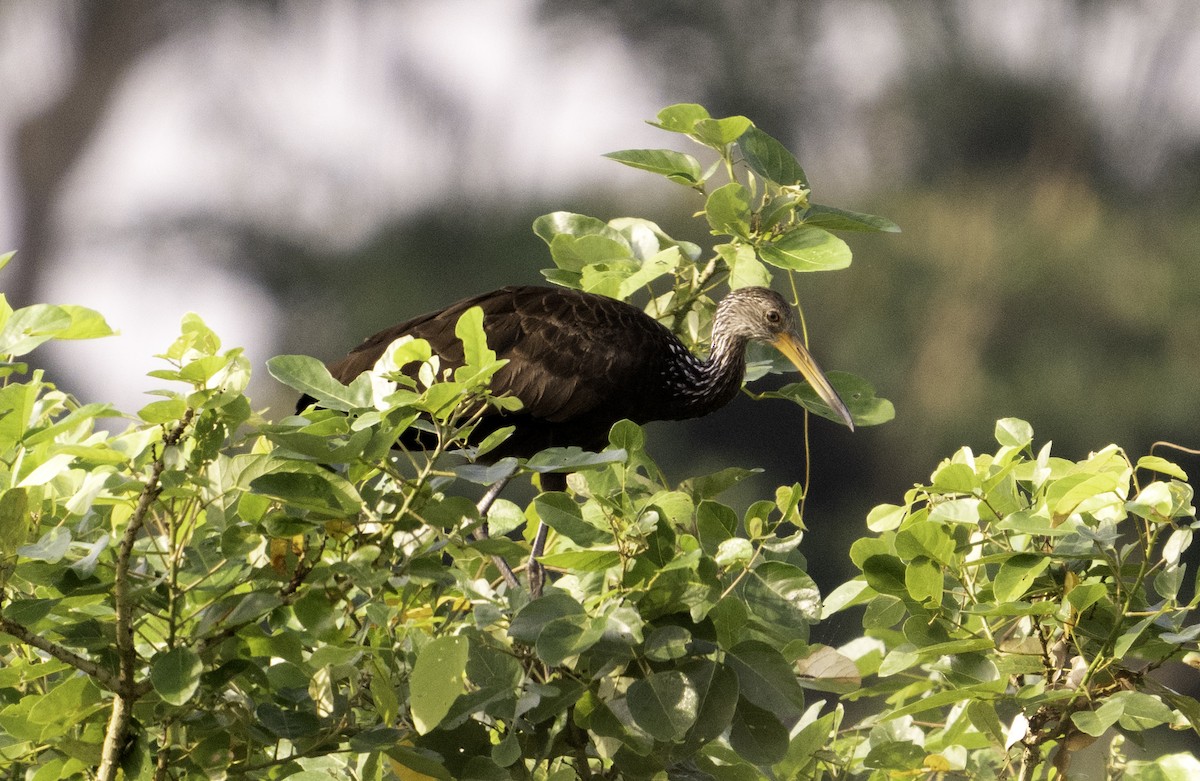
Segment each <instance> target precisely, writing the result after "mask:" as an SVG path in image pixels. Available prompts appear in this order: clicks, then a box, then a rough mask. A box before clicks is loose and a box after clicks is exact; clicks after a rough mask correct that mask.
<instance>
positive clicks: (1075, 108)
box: [0, 0, 1200, 590]
mask: <svg viewBox="0 0 1200 781" xmlns="http://www.w3.org/2000/svg"><path fill="white" fill-rule="evenodd" d="M1197 71H1200V5H1197V4H1196V3H1194V2H1192V0H1174V2H1172V1H1171V0H1161V1H1160V2H1137V1H1135V0H1045V2H1012V3H994V2H990V1H989V0H960V1H956V0H811V1H809V2H794V0H664V1H663V2H652V3H647V2H644V0H606V1H605V2H599V1H594V2H592V1H588V0H569V1H568V0H542V1H541V2H537V1H535V0H511V2H499V1H498V0H497V1H496V2H490V1H489V2H478V3H477V2H472V1H468V0H447V1H446V2H438V3H430V2H425V3H422V2H416V1H413V2H390V3H385V2H376V3H351V2H323V3H318V2H283V1H282V0H277V1H275V2H228V1H226V2H211V3H203V4H199V3H190V2H186V1H185V0H87V1H86V2H84V1H83V0H76V1H75V2H67V1H66V0H63V2H54V3H43V2H40V1H39V0H6V2H5V3H4V4H3V5H0V89H2V90H3V91H4V94H6V96H7V97H6V104H7V105H6V109H5V111H4V112H3V116H0V144H2V145H3V148H4V152H5V154H4V155H3V157H2V158H0V181H2V182H3V186H2V187H0V245H2V246H0V249H8V248H15V249H17V250H18V256H17V259H16V260H15V261H14V263H13V264H12V265H10V267H9V268H8V269H6V270H5V272H4V277H3V278H2V279H0V283H2V287H3V289H4V290H5V292H6V293H7V294H8V296H9V298H10V300H11V301H13V303H14V304H16V305H24V304H28V303H31V302H33V301H40V300H51V301H63V302H72V303H80V304H85V305H89V306H93V307H95V308H98V309H100V310H101V311H103V312H104V313H105V314H106V315H107V316H108V317H109V319H110V321H111V322H113V324H114V325H115V326H116V327H118V328H120V329H121V330H122V332H123V335H122V336H121V337H118V338H116V339H112V340H108V341H109V342H110V346H108V347H106V348H105V349H106V350H108V351H109V352H103V351H100V352H97V346H96V345H84V346H80V347H75V346H68V347H66V348H60V349H57V350H56V351H54V352H51V353H49V354H48V355H47V356H43V357H42V360H43V361H49V362H50V367H49V368H50V369H51V371H52V376H53V377H56V378H57V379H58V381H59V383H60V384H61V385H62V386H64V387H66V388H67V389H68V390H71V391H72V392H74V393H76V394H77V395H78V396H79V397H81V398H82V399H84V400H86V401H94V400H114V401H117V402H118V403H119V404H120V405H121V406H122V407H123V408H126V409H136V408H137V407H138V406H140V405H141V403H142V399H141V398H140V393H141V391H142V390H143V389H144V388H145V387H146V385H145V383H144V382H143V381H142V374H143V373H144V371H145V370H146V369H147V368H149V367H150V358H149V356H150V355H151V354H152V353H155V352H161V350H162V349H163V348H165V346H166V344H167V343H168V342H169V336H168V335H169V334H171V333H174V330H175V327H176V323H177V322H178V319H179V317H180V316H181V315H182V313H183V312H186V311H189V310H195V311H199V312H201V313H202V314H203V315H204V317H205V318H206V319H207V320H208V321H209V322H210V323H211V324H213V325H214V327H215V328H216V330H218V332H220V333H222V335H223V336H224V337H225V339H226V342H227V344H229V345H230V346H232V345H234V344H244V345H246V346H247V347H248V348H249V352H250V354H251V356H252V357H253V359H254V360H255V363H256V364H257V366H256V371H257V377H256V385H254V386H252V395H253V398H254V399H255V401H256V402H257V403H258V404H259V405H261V406H269V407H270V409H271V414H272V415H277V416H282V415H283V414H285V413H286V412H287V411H288V410H289V407H290V405H291V404H292V399H291V397H290V396H289V395H288V393H287V392H286V390H285V389H283V388H281V387H279V386H277V385H275V384H273V383H272V382H271V381H270V378H269V377H268V376H267V375H266V372H265V371H263V370H262V369H261V365H262V362H263V361H264V360H265V359H266V358H267V357H269V356H270V355H272V354H276V353H292V352H305V353H308V354H312V355H316V356H318V357H321V358H323V359H331V358H335V357H338V356H340V355H341V354H343V353H344V352H345V351H346V349H348V348H349V347H350V346H352V345H353V344H355V343H356V342H357V341H358V340H359V339H361V338H362V337H363V336H365V335H367V334H370V333H373V332H374V331H376V330H378V329H380V328H382V327H384V326H387V325H390V324H392V323H393V322H397V321H399V320H401V319H404V318H407V317H409V316H411V315H413V314H416V313H419V312H422V311H426V310H428V309H432V308H435V307H439V306H442V305H444V304H446V303H448V302H450V301H453V300H456V299H458V298H460V297H463V296H465V295H468V294H472V293H475V292H480V291H483V290H487V289H491V288H494V287H498V286H501V285H504V284H510V283H522V282H525V283H528V282H536V281H538V280H539V279H540V276H539V274H538V269H540V268H543V267H548V266H550V265H551V264H550V261H549V257H548V254H547V252H546V250H545V247H544V245H543V244H542V242H541V241H540V240H539V239H537V238H536V237H535V236H534V235H533V233H532V232H531V230H530V227H529V226H530V224H531V222H532V221H533V219H534V218H535V217H536V216H538V215H540V214H542V213H545V212H548V211H551V210H556V209H565V210H569V211H575V212H582V213H586V214H592V215H595V216H598V217H601V218H603V219H610V218H612V217H616V216H622V215H635V216H642V217H646V218H649V219H652V220H655V221H657V222H659V223H660V224H662V225H663V227H664V228H665V229H666V230H667V231H668V232H669V233H671V234H672V235H674V236H677V237H679V238H686V239H690V240H692V241H697V242H700V243H703V244H705V245H706V246H707V245H708V242H707V241H706V239H707V238H708V237H706V236H704V235H702V234H700V233H699V232H698V230H699V229H698V227H697V223H696V221H694V220H692V219H691V218H690V215H691V213H692V212H694V211H695V210H696V209H698V208H700V206H701V204H700V203H699V202H698V201H697V200H696V199H697V197H698V196H696V195H695V194H692V193H689V192H688V191H686V190H685V189H684V188H679V187H675V186H673V185H670V184H668V183H665V182H660V181H657V180H656V178H655V177H651V176H647V175H644V174H640V173H639V172H636V171H632V170H629V169H626V168H624V167H622V166H620V165H618V164H616V163H613V162H611V161H605V160H602V159H601V158H600V155H601V154H602V153H604V152H608V151H612V150H615V149H624V148H634V147H639V146H659V145H662V144H664V143H669V142H666V141H664V140H663V138H661V136H658V135H655V133H656V132H657V131H654V130H653V129H650V128H647V127H646V126H645V125H643V124H642V120H644V119H648V118H651V117H653V116H654V114H655V112H656V111H657V110H658V109H659V108H661V107H662V106H665V105H667V104H669V103H675V102H698V103H702V104H704V105H706V106H707V107H708V108H709V109H710V110H711V111H712V113H713V115H714V116H722V115H728V114H744V115H746V116H749V117H750V118H752V119H753V120H754V121H755V122H756V123H757V124H758V125H759V126H761V127H762V128H763V129H764V130H766V131H767V132H769V133H771V134H772V135H774V136H775V137H777V138H779V139H780V140H782V141H784V143H785V144H787V145H788V146H789V148H791V149H792V150H793V151H794V152H795V153H796V154H797V157H798V158H799V159H800V161H801V163H802V164H803V165H804V166H805V168H806V170H807V171H808V174H809V178H810V180H811V182H812V184H813V188H814V192H815V197H816V199H817V200H819V201H820V202H825V203H836V204H838V205H840V206H844V207H847V208H852V209H858V210H862V211H868V212H872V213H877V214H882V215H886V216H887V217H889V218H891V219H892V220H894V221H895V222H897V223H898V224H900V226H901V227H902V228H903V230H904V232H903V233H902V234H900V235H898V236H895V235H881V236H863V237H851V239H850V243H851V246H852V248H853V250H854V253H855V261H854V265H853V266H852V267H851V268H850V269H849V270H847V271H844V272H841V273H838V274H820V275H812V277H813V278H811V279H810V278H807V277H806V278H804V279H803V280H802V281H803V282H804V283H805V287H804V288H803V289H802V291H801V294H802V305H803V307H804V311H805V314H806V316H807V319H808V325H809V331H810V334H811V338H812V344H813V349H814V352H815V353H816V355H817V356H818V357H819V359H820V361H821V363H822V364H823V365H824V366H825V368H827V369H844V370H847V371H852V372H854V373H856V374H859V375H862V376H864V377H866V378H868V379H869V380H871V381H872V382H873V383H874V384H875V385H876V386H877V389H878V391H879V393H880V395H882V396H885V397H887V398H889V399H891V400H893V401H894V402H895V405H896V410H897V417H896V420H895V422H893V423H890V424H888V425H886V426H881V427H879V428H872V429H867V430H862V431H859V432H856V433H853V434H851V433H849V432H847V431H845V430H844V429H842V428H841V427H837V426H833V425H831V424H828V423H826V422H824V421H815V422H814V423H813V425H812V438H813V470H814V472H813V483H812V499H811V502H810V504H809V506H808V509H807V522H808V525H809V527H810V528H811V529H812V533H811V534H810V536H809V538H808V539H807V540H806V542H805V546H804V550H806V552H807V554H808V556H809V557H810V561H811V564H812V566H811V569H812V574H813V575H814V577H815V578H816V579H817V580H818V582H819V583H820V584H821V585H822V588H823V590H828V588H830V587H831V586H832V585H834V584H836V583H837V582H840V581H841V580H842V579H844V578H845V577H846V576H848V574H849V570H848V568H847V567H848V561H846V558H845V556H844V554H842V553H840V552H839V553H837V554H836V555H834V554H833V551H834V550H837V551H841V550H844V549H845V547H847V546H848V545H849V542H850V541H851V540H852V539H854V538H855V537H857V536H859V535H860V534H861V533H862V532H863V529H864V526H863V518H864V516H865V514H866V512H867V510H868V509H869V508H870V507H871V506H873V505H874V504H876V503H879V502H882V501H892V502H896V501H899V500H900V497H901V495H902V493H903V491H904V490H905V489H906V488H907V487H909V486H911V485H912V484H913V483H914V482H918V481H922V480H925V479H926V478H927V476H928V474H929V472H930V471H931V470H932V469H933V467H934V466H936V463H937V461H938V460H939V459H940V458H941V457H943V456H944V455H946V454H948V453H950V452H952V451H953V450H955V449H956V448H957V447H958V446H959V445H962V444H968V445H974V446H977V447H980V448H984V447H987V446H988V443H989V442H990V439H991V432H992V428H993V424H994V421H995V420H996V419H997V418H1000V417H1004V416H1016V417H1020V418H1023V419H1026V420H1029V421H1031V422H1032V423H1033V425H1034V428H1035V431H1036V432H1037V436H1038V439H1039V440H1046V439H1053V440H1054V442H1055V452H1056V453H1059V454H1061V455H1064V456H1067V457H1071V458H1077V457H1081V456H1083V455H1084V454H1086V452H1087V451H1089V450H1092V449H1096V448H1099V447H1101V446H1103V445H1104V444H1106V443H1109V442H1117V443H1119V444H1121V445H1122V446H1124V447H1125V448H1127V449H1128V450H1129V451H1130V452H1131V454H1134V455H1135V456H1136V455H1137V454H1142V453H1145V452H1146V451H1147V450H1148V449H1149V447H1150V446H1151V444H1152V443H1153V442H1155V441H1157V440H1171V441H1174V442H1178V443H1182V444H1185V445H1191V446H1197V445H1200V418H1198V416H1197V415H1196V409H1197V395H1198V390H1197V389H1198V387H1200V354H1198V350H1197V344H1198V343H1200V274H1197V263H1196V247H1197V246H1200V209H1198V206H1200V196H1198V193H1200V188H1198V187H1197V185H1198V184H1200V93H1197V92H1196V90H1195V88H1194V84H1195V77H1196V75H1197ZM764 382H769V381H764ZM802 431H803V420H802V413H801V411H800V410H799V409H798V408H796V407H793V406H791V405H787V404H783V403H771V402H763V403H754V402H751V401H750V400H748V399H745V398H742V399H739V400H737V401H736V402H735V403H734V404H732V405H730V406H729V407H728V408H726V409H725V410H722V411H721V412H720V413H718V414H716V415H714V416H712V417H710V418H706V419H703V420H700V421H691V422H686V423H672V424H658V425H656V426H653V427H651V444H650V450H651V452H652V453H653V454H654V455H655V456H656V457H657V458H659V459H660V461H661V462H662V463H663V464H664V466H666V468H667V469H668V470H669V471H670V473H671V474H673V475H674V476H675V478H676V479H683V478H684V477H686V476H688V475H692V474H699V473H702V472H704V471H706V470H712V469H716V468H719V467H721V466H727V465H739V466H758V467H763V468H764V472H763V474H762V475H760V476H759V477H758V478H757V479H756V480H755V481H752V482H750V483H747V484H743V485H742V486H740V487H739V489H738V490H739V491H741V492H742V493H741V495H740V501H741V503H742V504H745V503H748V501H749V500H750V499H751V498H752V497H758V496H763V495H768V494H769V492H770V491H771V490H772V488H773V486H775V485H777V484H780V483H791V482H794V481H795V480H798V479H800V477H801V476H802V474H803V463H802V458H803V455H802V454H803V450H802V447H801V439H802ZM1183 463H1184V464H1185V465H1189V464H1188V461H1186V460H1185V461H1184V462H1183ZM1190 466H1191V469H1192V472H1193V474H1195V473H1196V472H1197V471H1200V462H1197V461H1196V460H1194V459H1193V461H1192V463H1191V464H1190ZM738 501H739V499H738V497H734V503H737V502H738Z"/></svg>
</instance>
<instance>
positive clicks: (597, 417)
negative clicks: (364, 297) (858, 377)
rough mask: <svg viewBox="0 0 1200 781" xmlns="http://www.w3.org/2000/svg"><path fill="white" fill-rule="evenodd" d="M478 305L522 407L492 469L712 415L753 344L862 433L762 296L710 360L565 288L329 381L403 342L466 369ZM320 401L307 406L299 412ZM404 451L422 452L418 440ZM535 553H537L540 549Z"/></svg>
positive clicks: (493, 418) (348, 362)
mask: <svg viewBox="0 0 1200 781" xmlns="http://www.w3.org/2000/svg"><path fill="white" fill-rule="evenodd" d="M473 306H478V307H480V308H481V309H482V310H483V328H484V331H485V333H486V334H487V339H488V346H489V347H490V348H491V349H492V350H494V351H495V353H496V356H497V357H498V358H504V359H507V360H508V363H507V364H506V365H505V366H504V367H503V368H502V369H500V370H499V371H498V372H497V373H496V375H495V376H494V377H493V378H492V382H491V389H492V392H493V393H495V394H496V395H510V396H514V397H516V398H518V399H520V400H521V403H522V405H523V406H522V408H521V409H520V410H519V411H516V412H508V413H500V412H498V411H492V412H489V414H487V415H485V419H484V420H483V421H482V422H481V425H480V427H479V428H478V429H477V431H476V436H477V437H482V436H486V435H487V434H488V433H490V432H491V431H494V430H495V429H497V428H500V427H502V426H509V425H511V426H515V431H514V432H513V434H512V436H511V437H509V439H508V440H506V441H505V443H504V444H503V445H502V446H501V447H500V448H498V449H497V450H495V451H493V452H492V453H489V454H488V456H489V458H500V457H503V456H519V457H527V456H531V455H533V454H534V453H536V452H538V451H539V450H543V449H545V448H547V447H552V446H570V445H576V446H578V447H581V448H583V449H585V450H599V449H601V448H603V447H604V446H605V445H606V444H607V443H608V431H609V429H610V428H611V427H612V425H613V424H614V423H616V422H617V421H618V420H621V419H622V418H628V419H629V420H632V421H633V422H635V423H648V422H650V421H653V420H681V419H684V418H697V417H700V416H702V415H707V414H708V413H710V412H712V411H714V410H716V409H718V408H720V407H722V406H724V405H725V404H727V403H728V402H729V401H730V400H731V399H732V398H733V397H734V396H735V395H736V394H737V392H738V390H739V389H740V388H741V386H742V380H743V378H744V375H745V368H746V352H745V348H746V345H747V343H749V342H750V341H759V342H764V343H766V344H770V345H772V346H774V347H775V348H776V349H778V350H779V351H780V352H781V353H783V354H784V355H785V356H786V357H787V358H788V359H789V360H790V361H791V362H792V363H793V364H795V366H796V368H797V369H799V370H800V373H801V374H802V375H803V376H804V378H805V379H806V380H807V381H808V382H809V383H810V384H811V385H812V387H813V389H814V390H815V391H816V393H817V395H818V396H819V397H820V398H821V399H822V400H823V401H824V402H825V403H826V404H828V405H829V407H830V408H831V409H832V410H833V411H834V412H835V413H836V414H837V415H838V416H839V417H840V418H841V419H842V420H843V421H845V423H846V425H847V426H849V427H850V428H851V429H853V428H854V421H853V419H852V418H851V416H850V411H849V410H848V409H847V408H846V405H845V403H843V401H842V399H841V398H840V397H839V396H838V394H837V392H836V391H835V390H834V389H833V386H831V385H830V384H829V380H828V379H826V377H825V374H824V373H823V372H822V371H821V369H820V367H818V366H817V363H816V361H814V360H813V357H812V355H811V354H810V353H809V352H808V349H807V348H806V347H805V346H804V341H803V339H802V338H801V337H800V335H799V332H798V330H797V327H796V319H795V316H794V314H793V312H792V308H791V307H790V306H788V304H787V302H786V301H785V300H784V299H783V297H782V296H780V295H779V294H778V293H776V292H774V291H772V290H768V289H766V288H761V287H745V288H739V289H737V290H734V291H733V292H731V293H730V294H729V295H727V296H725V298H724V299H722V300H721V302H720V304H719V305H718V306H717V312H716V317H715V319H714V321H713V328H712V348H711V350H710V351H709V356H708V358H707V359H701V358H698V357H696V356H695V355H693V354H692V353H691V352H690V351H689V350H688V349H687V348H686V347H685V346H684V344H683V342H681V341H679V339H678V338H676V336H675V335H674V334H672V333H671V332H670V330H668V329H667V328H666V327H665V326H663V325H662V324H661V323H659V322H657V321H656V320H654V318H652V317H650V316H649V315H647V314H646V313H645V312H643V311H642V310H640V309H638V308H637V307H634V306H631V305H629V304H626V303H624V302H622V301H618V300H616V299H612V298H608V297H606V296H601V295H595V294H592V293H584V292H580V291H578V290H570V289H567V288H548V287H525V286H522V287H505V288H501V289H500V290H495V291H492V292H490V293H483V294H481V295H477V296H474V297H472V298H467V299H464V300H462V301H459V302H458V303H455V304H451V305H450V306H448V307H446V308H444V309H440V310H438V311H435V312H430V313H428V314H424V315H421V316H420V317H415V318H413V319H411V320H407V321H405V322H403V323H400V324H399V325H396V326H393V327H391V328H388V329H387V330H384V331H380V332H379V333H377V334H375V335H374V336H372V337H370V338H369V339H367V340H366V341H365V342H363V343H362V344H361V345H359V346H358V347H357V348H355V349H354V350H353V351H352V352H351V353H350V354H349V355H347V356H346V357H345V358H344V359H342V360H341V361H339V362H337V363H335V364H333V365H331V366H330V367H329V370H330V373H332V374H333V376H334V377H335V378H336V379H338V380H339V381H341V382H343V383H349V382H350V381H352V380H353V379H354V378H355V377H357V376H358V375H359V374H361V373H362V372H364V371H367V370H369V369H370V368H372V367H373V366H374V365H375V362H376V361H378V360H379V358H380V357H381V356H382V355H383V353H384V351H385V350H386V349H387V347H388V345H390V344H391V343H392V342H393V341H395V340H396V339H398V338H400V337H402V336H406V335H410V336H413V337H417V338H421V339H425V340H427V341H428V342H429V345H430V348H431V349H432V351H433V352H434V353H436V354H437V355H438V356H440V359H441V365H442V367H443V368H454V367H457V366H460V365H462V362H463V347H462V342H461V341H459V339H458V337H457V336H455V333H454V329H455V325H456V324H457V322H458V318H459V317H460V316H461V315H462V314H463V312H465V311H466V310H468V309H470V308H471V307H473ZM414 371H415V369H414ZM311 402H312V399H311V398H308V397H305V398H303V399H301V401H300V404H299V405H298V409H303V408H304V407H306V406H307V405H308V404H309V403H311ZM404 444H406V445H408V446H414V445H415V446H418V447H419V446H420V445H421V443H420V441H419V439H411V440H409V441H405V442H404ZM547 478H549V479H547ZM542 485H543V488H546V489H548V490H555V489H557V490H561V489H562V488H565V485H566V483H565V477H564V476H562V475H543V482H542ZM494 488H495V491H489V496H491V497H494V496H495V493H498V492H499V486H495V487H494ZM485 499H486V497H485ZM481 509H484V508H481ZM543 531H544V530H540V531H539V535H538V536H539V538H543V537H544V533H542V532H543ZM534 551H535V555H536V554H537V553H538V552H539V551H540V546H539V545H538V544H537V541H536V540H535V544H534ZM533 571H534V570H533V568H531V574H532V573H533ZM539 587H540V584H539ZM537 590H539V589H535V593H536V591H537Z"/></svg>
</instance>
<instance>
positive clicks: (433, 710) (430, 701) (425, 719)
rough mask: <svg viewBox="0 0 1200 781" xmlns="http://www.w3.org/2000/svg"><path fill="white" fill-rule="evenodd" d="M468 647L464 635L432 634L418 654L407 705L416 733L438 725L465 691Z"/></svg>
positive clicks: (410, 681) (428, 730)
mask: <svg viewBox="0 0 1200 781" xmlns="http://www.w3.org/2000/svg"><path fill="white" fill-rule="evenodd" d="M468 651H469V642H468V640H467V638H466V637H462V636H457V635H456V636H442V637H438V638H435V639H433V640H431V641H430V642H429V643H428V644H427V645H425V647H423V648H422V649H421V651H420V652H419V653H418V654H417V662H416V664H415V665H413V670H412V674H411V675H410V676H409V692H410V695H411V699H410V702H409V707H410V708H411V710H412V718H413V726H415V727H416V728H417V732H418V733H420V734H422V735H425V734H427V733H429V732H430V731H432V730H433V729H434V728H435V727H437V725H438V724H439V723H440V722H441V720H442V718H443V717H444V716H445V715H446V713H447V712H449V710H450V706H451V705H452V704H453V703H454V700H455V699H457V698H458V696H459V695H461V694H463V693H464V692H465V691H466V674H465V673H466V669H467V654H468Z"/></svg>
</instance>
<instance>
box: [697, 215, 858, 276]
mask: <svg viewBox="0 0 1200 781" xmlns="http://www.w3.org/2000/svg"><path fill="white" fill-rule="evenodd" d="M714 227H716V226H714ZM758 252H759V256H760V257H761V258H762V259H763V260H764V261H766V262H767V263H770V264H771V265H772V266H778V267H779V268H785V269H788V270H789V271H836V270H837V269H843V268H846V267H848V266H849V265H850V260H851V257H852V256H851V253H850V247H849V246H848V245H847V244H846V242H844V241H842V240H841V239H839V238H838V237H837V236H834V235H833V234H832V233H830V232H829V231H827V230H824V229H822V228H816V227H813V226H811V225H801V226H799V227H796V228H792V229H791V230H789V231H788V232H786V233H784V234H783V235H782V236H780V237H779V238H778V239H776V240H775V241H773V242H770V243H768V244H763V245H762V246H761V247H760V248H759V251H758Z"/></svg>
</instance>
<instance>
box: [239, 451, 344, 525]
mask: <svg viewBox="0 0 1200 781" xmlns="http://www.w3.org/2000/svg"><path fill="white" fill-rule="evenodd" d="M292 464H294V465H295V466H296V468H297V469H300V468H303V467H306V466H308V465H305V464H300V463H296V462H292ZM311 469H312V471H305V472H301V471H296V472H268V473H267V474H265V475H262V476H261V477H256V478H255V479H253V480H251V481H250V490H252V491H254V492H255V493H258V494H263V495H264V496H270V497H272V498H274V499H279V500H280V501H284V502H287V503H289V504H290V505H291V507H292V509H293V510H301V509H302V510H308V511H310V512H315V513H319V514H321V515H325V516H332V517H335V518H340V517H345V516H347V515H351V514H353V513H356V512H357V511H358V509H359V507H360V506H361V505H362V499H361V497H359V495H358V492H357V491H356V490H355V489H354V486H353V485H352V484H351V483H350V482H349V481H348V480H346V478H344V477H342V476H340V475H337V474H335V473H333V472H331V471H328V470H324V469H321V468H320V467H315V466H313V467H311Z"/></svg>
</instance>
